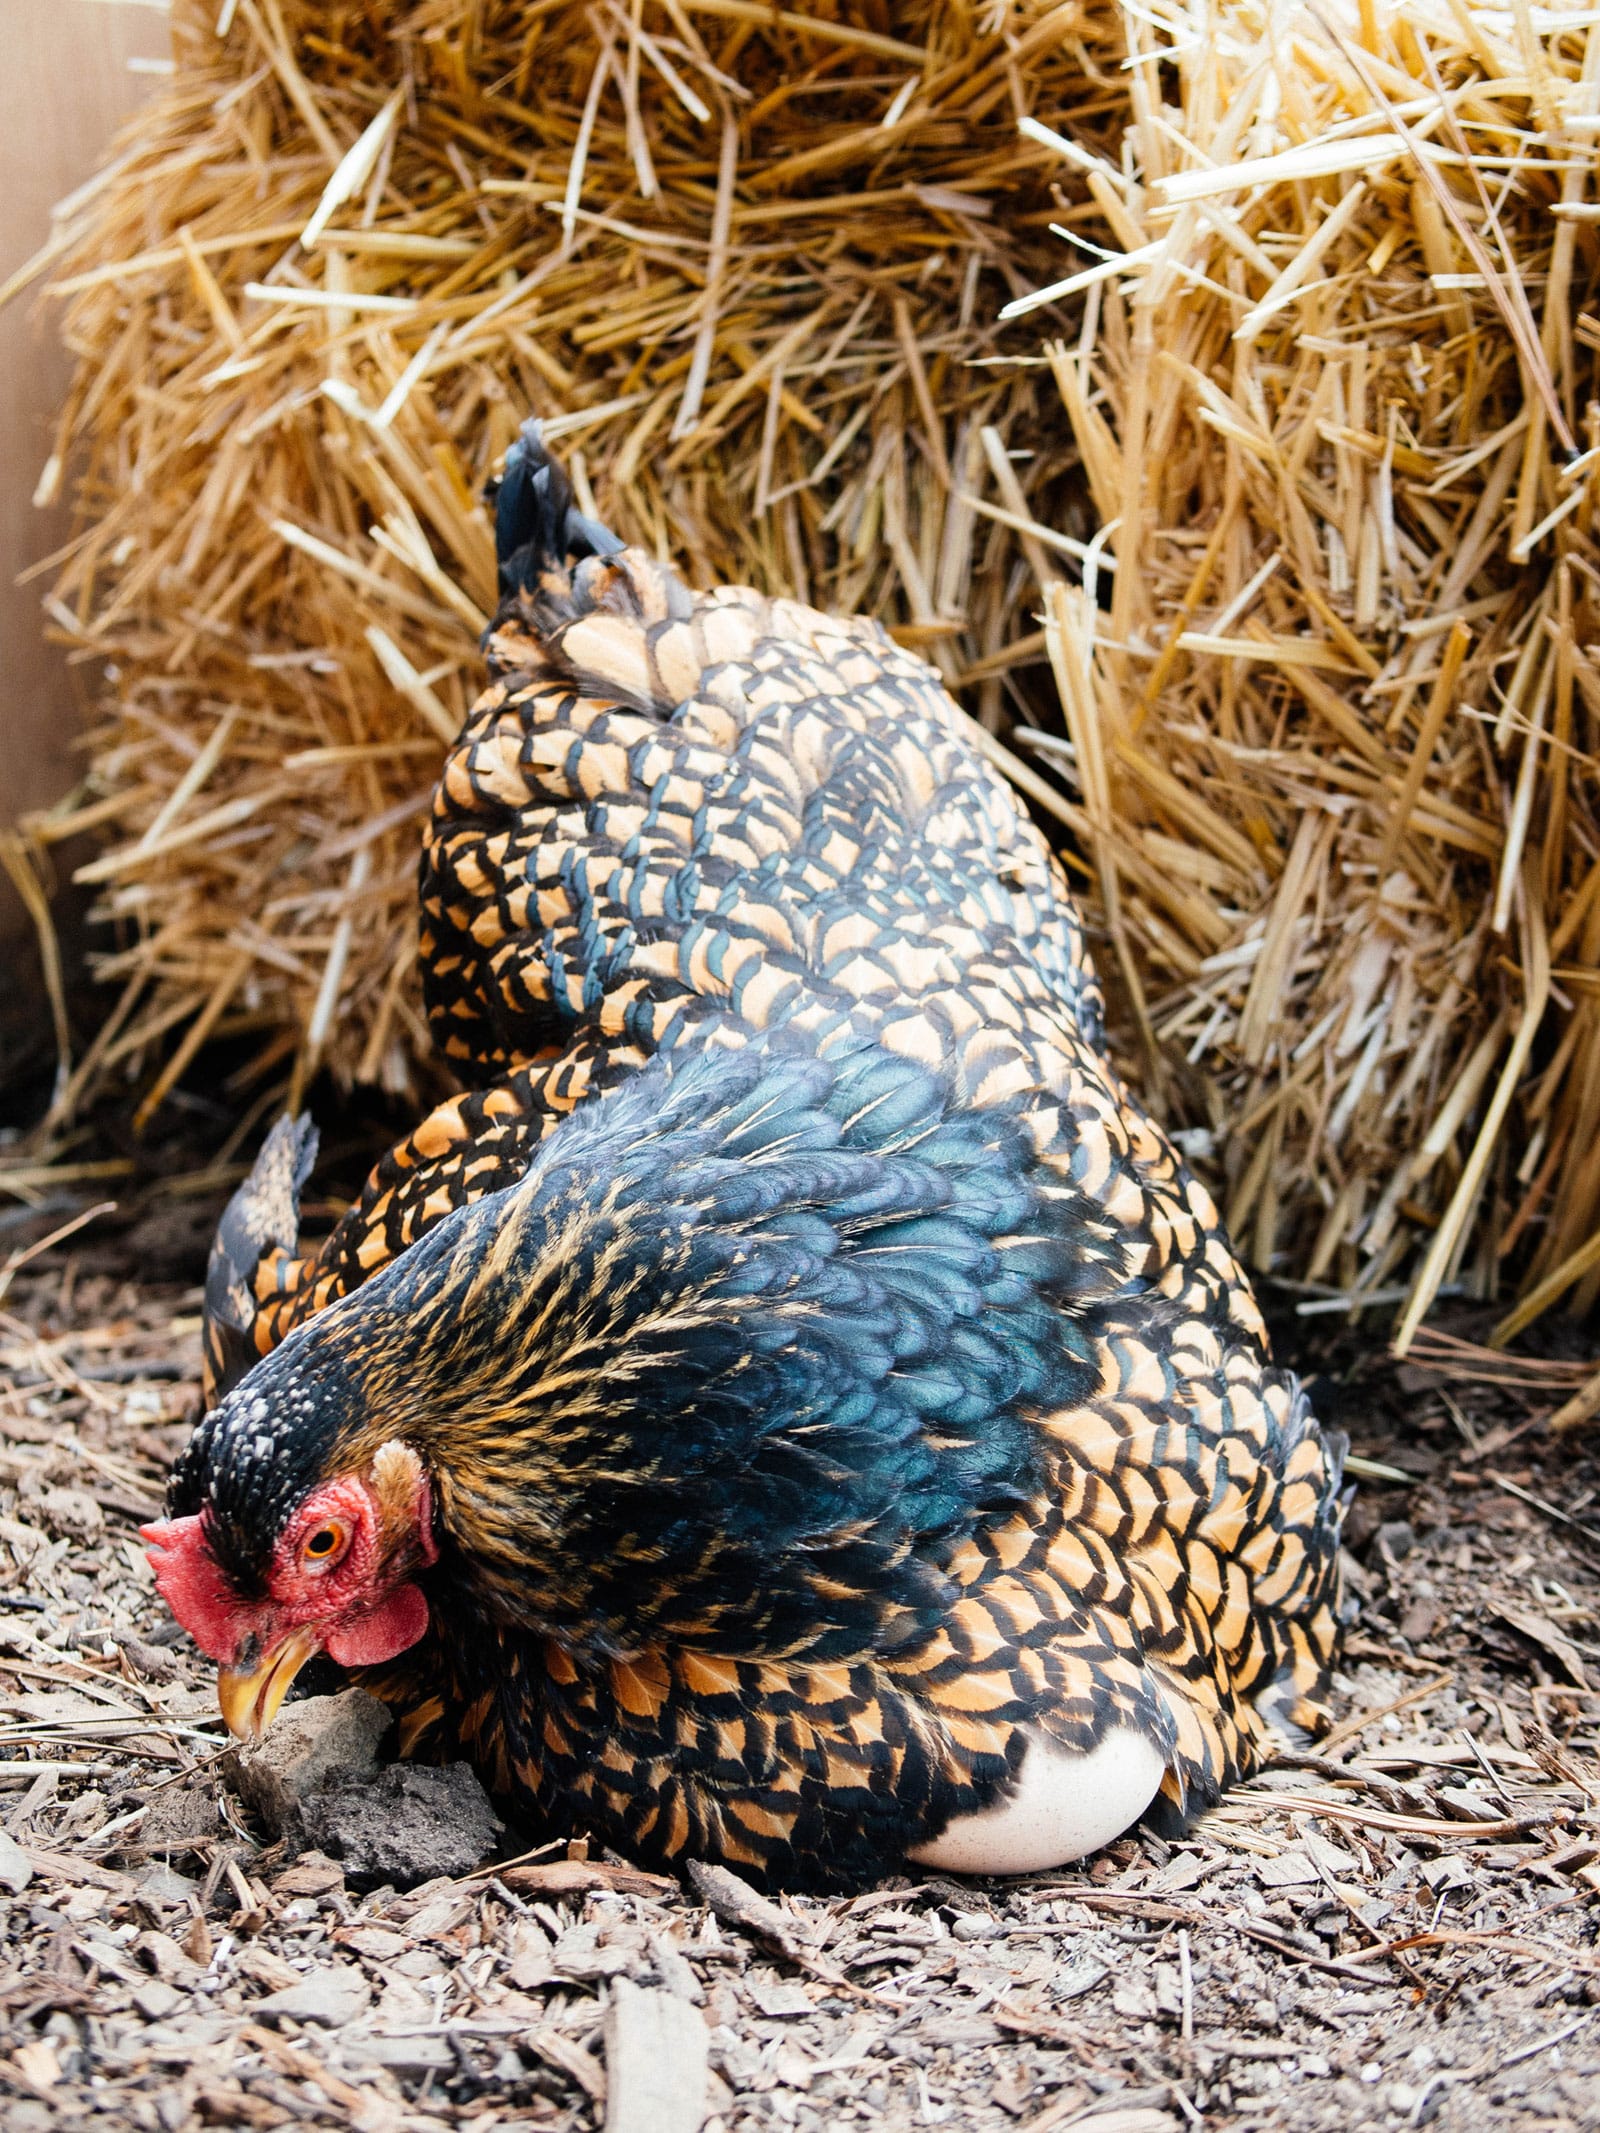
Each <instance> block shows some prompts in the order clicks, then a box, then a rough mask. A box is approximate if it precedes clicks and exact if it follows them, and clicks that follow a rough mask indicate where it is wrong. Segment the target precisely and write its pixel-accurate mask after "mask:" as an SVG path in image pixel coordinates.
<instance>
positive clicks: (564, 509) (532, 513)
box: [489, 422, 623, 600]
mask: <svg viewBox="0 0 1600 2133" xmlns="http://www.w3.org/2000/svg"><path fill="white" fill-rule="evenodd" d="M489 494H490V500H491V502H492V503H493V504H494V545H495V556H496V560H497V562H498V565H499V574H500V597H501V598H502V599H503V600H510V599H513V598H514V597H515V596H516V594H518V593H519V592H523V591H525V590H527V589H528V588H529V587H531V586H533V585H535V584H536V583H537V582H538V579H539V577H540V575H541V573H542V572H544V571H546V570H548V569H551V568H553V567H554V568H559V567H561V566H563V565H565V564H567V563H570V562H576V561H578V560H580V559H582V558H583V557H585V556H601V555H616V554H618V553H619V552H620V550H621V548H622V546H623V543H622V542H621V541H620V540H618V538H617V536H616V535H615V534H614V533H612V532H611V531H610V530H609V529H608V528H607V527H605V526H602V525H601V524H600V523H599V522H598V521H597V520H595V519H592V518H586V517H585V516H584V514H583V513H582V512H581V511H580V510H579V509H578V507H577V505H576V504H575V503H574V502H573V500H572V484H571V482H570V481H569V480H568V479H567V476H566V473H565V471H564V469H563V468H562V467H561V466H559V465H558V464H557V462H556V461H555V460H553V459H552V458H551V457H550V455H549V453H548V452H547V451H546V450H545V445H544V438H543V434H542V428H541V425H540V424H539V423H537V422H525V423H524V424H523V425H522V431H521V434H520V435H519V437H518V438H517V441H516V443H515V444H513V445H512V447H511V449H510V451H509V452H507V454H506V463H505V471H504V472H503V473H502V475H501V477H500V479H499V481H498V482H496V483H492V484H491V485H490V492H489Z"/></svg>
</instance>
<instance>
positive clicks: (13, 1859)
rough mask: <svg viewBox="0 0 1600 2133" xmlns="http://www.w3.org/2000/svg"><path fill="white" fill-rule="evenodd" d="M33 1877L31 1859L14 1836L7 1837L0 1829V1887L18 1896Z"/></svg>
mask: <svg viewBox="0 0 1600 2133" xmlns="http://www.w3.org/2000/svg"><path fill="white" fill-rule="evenodd" d="M32 1879H33V1861H32V1860H31V1859H30V1858H29V1857H28V1855H27V1853H26V1852H25V1851H24V1850H23V1849H22V1846H21V1845H20V1844H19V1843H18V1842H17V1840H16V1838H15V1837H9V1836H7V1835H6V1832H5V1831H4V1830H3V1829H0V1888H7V1889H9V1890H10V1891H11V1893H12V1895H13V1896H20V1895H21V1894H22V1891H23V1890H24V1889H25V1888H26V1887H27V1886H28V1883H29V1882H30V1881H31V1880H32Z"/></svg>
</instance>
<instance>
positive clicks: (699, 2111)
mask: <svg viewBox="0 0 1600 2133" xmlns="http://www.w3.org/2000/svg"><path fill="white" fill-rule="evenodd" d="M707 2050H708V2044H707V2038H706V2025H705V2018H704V2017H703V2016H702V2015H701V2014H700V2012H699V2010H698V2009H697V2008H694V2007H691V2006H690V2005H689V2004H688V2002H687V2001H686V2000H680V1999H679V1998H678V1996H677V1995H676V1993H672V1992H661V1991H657V1990H653V1989H644V1988H641V1987H640V1986H637V1985H633V1984H630V1983H629V1981H628V1980H627V1979H626V1978H625V1977H624V1978H618V1979H617V1981H616V1983H615V1984H614V1985H613V1986H612V1988H611V2004H610V2006H609V2008H608V2009H607V2010H606V2133H700V2127H701V2126H702V2125H703V2124H704V2122H705V2116H706V2110H707V2100H708V2091H707V2072H708V2067H707Z"/></svg>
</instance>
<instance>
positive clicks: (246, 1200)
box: [204, 1112, 317, 1407]
mask: <svg viewBox="0 0 1600 2133" xmlns="http://www.w3.org/2000/svg"><path fill="white" fill-rule="evenodd" d="M316 1159H317V1129H316V1127H315V1126H314V1125H313V1124H312V1123H311V1118H310V1114H309V1113H307V1112H302V1113H301V1114H300V1116H299V1117H298V1118H280V1119H279V1121H278V1123H277V1124H276V1125H275V1126H274V1127H273V1129H272V1131H271V1132H270V1133H269V1134H268V1135H267V1137H266V1139H265V1140H264V1141H263V1142H262V1144H261V1153H260V1154H259V1155H258V1156H257V1157H256V1160H255V1166H254V1168H253V1169H252V1170H251V1172H250V1175H249V1176H248V1177H247V1178H246V1179H245V1181H244V1183H243V1184H242V1185H241V1186H240V1187H239V1190H238V1191H237V1192H236V1193H235V1194H234V1196H233V1198H232V1199H231V1200H230V1201H229V1202H228V1204H227V1206H226V1207H225V1208H224V1209H223V1213H222V1220H221V1221H220V1222H219V1223H218V1224H217V1234H216V1239H215V1241H214V1242H213V1244H212V1246H211V1257H210V1259H209V1260H208V1261H207V1262H206V1300H205V1387H204V1390H205V1403H206V1405H207V1407H214V1406H215V1405H216V1403H217V1401H218V1400H220V1399H221V1398H222V1395H223V1394H224V1393H225V1392H227V1391H228V1390H229V1389H230V1388H231V1387H232V1386H234V1385H237V1384H238V1382H239V1380H240V1379H241V1378H242V1377H243V1376H244V1374H245V1372H246V1371H247V1370H248V1369H250V1367H251V1365H252V1364H254V1363H257V1362H259V1361H260V1359H261V1350H260V1348H259V1347H258V1346H257V1343H256V1338H255V1330H256V1319H257V1317H258V1315H259V1311H260V1290H259V1286H258V1277H259V1275H260V1273H261V1269H262V1268H263V1266H264V1265H266V1263H267V1262H268V1261H269V1260H272V1259H274V1258H280V1257H287V1256H288V1255H290V1254H292V1253H293V1251H294V1248H295V1240H296V1238H297V1237H298V1236H299V1234H300V1193H301V1189H302V1187H303V1186H304V1185H305V1182H306V1179H307V1178H308V1177H310V1175H311V1166H312V1164H313V1163H314V1162H315V1161H316Z"/></svg>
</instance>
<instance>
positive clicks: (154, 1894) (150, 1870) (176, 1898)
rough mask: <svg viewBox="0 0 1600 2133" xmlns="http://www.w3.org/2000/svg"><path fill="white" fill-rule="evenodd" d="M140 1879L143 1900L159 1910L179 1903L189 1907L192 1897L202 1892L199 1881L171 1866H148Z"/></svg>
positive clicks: (170, 1907)
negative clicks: (175, 1871) (177, 1871)
mask: <svg viewBox="0 0 1600 2133" xmlns="http://www.w3.org/2000/svg"><path fill="white" fill-rule="evenodd" d="M138 1881H139V1896H140V1899H141V1901H142V1902H144V1903H147V1904H149V1905H150V1906H151V1907H152V1908H153V1909H155V1910H158V1911H170V1910H173V1909H174V1908H175V1907H176V1906H177V1905H179V1904H182V1905H183V1906H184V1907H185V1908H187V1907H188V1904H189V1899H190V1897H191V1896H198V1895H199V1894H200V1884H199V1882H198V1881H190V1880H189V1879H188V1878H187V1877H186V1876H185V1875H183V1874H175V1873H174V1872H173V1871H172V1869H171V1867H170V1866H147V1867H146V1868H145V1870H144V1872H143V1873H142V1874H141V1875H140V1876H139V1877H138Z"/></svg>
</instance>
